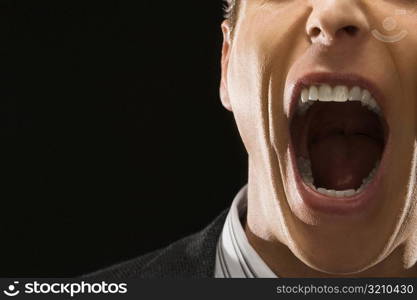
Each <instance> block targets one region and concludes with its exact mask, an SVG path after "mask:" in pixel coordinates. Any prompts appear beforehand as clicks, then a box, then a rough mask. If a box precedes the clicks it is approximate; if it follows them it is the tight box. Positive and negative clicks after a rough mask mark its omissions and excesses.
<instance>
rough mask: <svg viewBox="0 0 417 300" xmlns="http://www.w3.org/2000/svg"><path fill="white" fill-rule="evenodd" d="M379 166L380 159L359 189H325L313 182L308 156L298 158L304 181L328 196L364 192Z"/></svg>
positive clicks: (343, 195) (349, 195)
mask: <svg viewBox="0 0 417 300" xmlns="http://www.w3.org/2000/svg"><path fill="white" fill-rule="evenodd" d="M378 167H379V161H378V162H377V163H376V164H375V167H374V168H373V169H372V171H371V172H370V173H369V175H368V177H366V178H365V179H363V180H362V185H361V186H360V187H359V188H358V189H356V190H355V189H349V190H343V191H336V190H328V189H325V188H321V187H316V186H315V185H314V183H313V182H314V179H313V172H312V171H311V163H310V160H308V159H306V158H303V157H299V158H298V168H299V170H300V173H301V176H302V178H303V180H304V182H305V183H306V184H307V185H308V186H309V187H311V188H312V189H314V190H315V191H317V192H318V193H320V194H323V195H326V196H331V197H336V198H344V197H351V196H354V195H357V194H359V193H360V192H362V191H363V190H364V189H365V188H366V187H367V186H368V185H369V183H370V182H371V181H372V179H373V178H374V176H375V174H376V170H377V169H378Z"/></svg>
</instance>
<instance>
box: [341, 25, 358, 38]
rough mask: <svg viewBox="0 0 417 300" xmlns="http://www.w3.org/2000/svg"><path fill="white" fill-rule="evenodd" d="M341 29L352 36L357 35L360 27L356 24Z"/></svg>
mask: <svg viewBox="0 0 417 300" xmlns="http://www.w3.org/2000/svg"><path fill="white" fill-rule="evenodd" d="M340 30H341V31H343V32H345V33H347V34H348V35H350V36H355V35H356V34H357V32H358V31H359V29H358V27H356V26H352V25H350V26H345V27H343V28H341V29H340Z"/></svg>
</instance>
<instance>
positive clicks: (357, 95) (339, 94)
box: [298, 84, 381, 115]
mask: <svg viewBox="0 0 417 300" xmlns="http://www.w3.org/2000/svg"><path fill="white" fill-rule="evenodd" d="M314 101H322V102H347V101H360V102H361V103H362V105H363V106H365V107H367V108H368V109H370V110H372V111H373V112H375V113H376V114H378V115H381V109H380V107H379V106H378V104H377V103H376V101H375V99H374V98H373V97H372V95H371V93H370V92H369V91H368V90H367V89H362V88H360V87H358V86H354V87H351V88H349V87H347V86H345V85H338V86H335V87H331V86H330V85H328V84H322V85H320V86H315V85H312V86H310V87H309V88H304V89H303V90H302V92H301V98H300V101H299V107H298V108H299V112H300V113H304V112H306V111H307V110H308V109H309V107H310V106H311V105H312V104H313V103H314Z"/></svg>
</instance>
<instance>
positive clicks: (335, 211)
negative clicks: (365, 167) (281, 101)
mask: <svg viewBox="0 0 417 300" xmlns="http://www.w3.org/2000/svg"><path fill="white" fill-rule="evenodd" d="M389 140H390V139H389V138H388V140H387V143H386V145H385V149H384V153H383V156H382V159H381V162H380V165H379V168H378V170H377V172H376V174H375V177H374V178H373V180H372V181H371V182H370V183H369V184H368V186H367V187H366V188H365V189H364V190H363V191H361V192H360V193H359V194H356V195H353V196H351V197H344V198H337V197H331V196H326V195H323V194H320V193H319V192H317V191H316V190H314V189H312V188H311V187H309V186H308V185H307V184H306V183H305V182H304V180H303V179H302V177H301V174H300V171H299V169H298V165H297V159H296V154H295V151H294V147H293V145H292V141H291V142H290V145H289V153H290V159H291V167H292V170H293V174H294V177H295V183H296V188H297V192H298V194H299V196H300V197H301V199H302V201H303V203H304V204H305V205H306V206H307V207H308V208H310V209H312V210H314V211H317V212H321V213H325V214H331V215H356V214H361V213H363V212H364V211H365V210H367V209H368V208H369V207H370V206H371V204H372V203H374V202H376V199H377V192H378V191H379V190H380V189H379V188H378V187H379V186H380V184H381V181H382V177H383V174H384V173H385V165H386V160H387V155H388V154H389V152H390V143H389Z"/></svg>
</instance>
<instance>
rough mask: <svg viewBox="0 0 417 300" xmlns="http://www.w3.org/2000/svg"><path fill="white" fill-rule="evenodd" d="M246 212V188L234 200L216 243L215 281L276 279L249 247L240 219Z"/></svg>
mask: <svg viewBox="0 0 417 300" xmlns="http://www.w3.org/2000/svg"><path fill="white" fill-rule="evenodd" d="M246 210H247V186H245V187H243V188H242V189H241V190H240V192H239V193H238V194H237V195H236V197H235V199H234V200H233V203H232V206H231V208H230V211H229V213H228V215H227V218H226V222H225V224H224V226H223V231H222V234H221V235H220V238H219V242H218V243H217V252H216V266H215V272H214V276H215V277H216V278H277V276H276V275H275V274H274V272H272V271H271V269H270V268H269V267H268V266H267V265H266V263H265V262H264V261H263V260H262V258H261V257H260V256H259V255H258V253H256V251H255V249H253V247H252V246H251V245H250V243H249V241H248V239H247V237H246V234H245V231H244V229H243V226H242V223H241V219H242V217H244V216H245V214H246Z"/></svg>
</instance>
